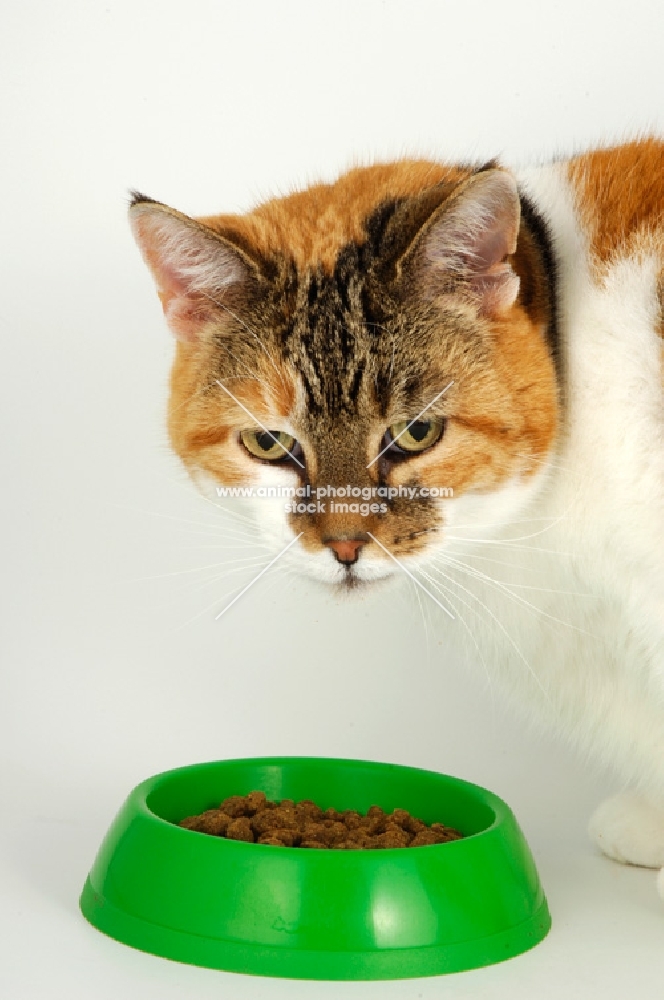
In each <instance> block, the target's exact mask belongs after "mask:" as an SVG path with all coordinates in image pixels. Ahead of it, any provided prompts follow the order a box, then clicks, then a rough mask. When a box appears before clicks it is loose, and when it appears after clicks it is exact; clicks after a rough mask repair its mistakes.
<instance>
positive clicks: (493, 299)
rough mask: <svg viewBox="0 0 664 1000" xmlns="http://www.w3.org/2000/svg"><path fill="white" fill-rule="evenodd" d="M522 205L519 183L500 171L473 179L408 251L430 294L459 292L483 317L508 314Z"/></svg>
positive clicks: (433, 218) (514, 292) (515, 285)
mask: <svg viewBox="0 0 664 1000" xmlns="http://www.w3.org/2000/svg"><path fill="white" fill-rule="evenodd" d="M520 218H521V206H520V201H519V193H518V190H517V186H516V182H515V181H514V178H513V177H512V175H511V174H510V173H508V172H507V171H506V170H501V169H499V168H492V169H489V170H483V171H480V172H479V173H476V174H474V175H473V176H471V177H470V178H469V179H468V180H467V181H465V182H464V183H463V184H461V185H459V187H458V188H457V189H456V190H455V191H454V192H453V193H452V195H451V196H450V197H449V198H448V199H447V201H446V202H444V204H443V205H442V206H441V207H440V208H439V209H438V210H437V211H436V212H435V213H434V214H433V216H431V217H430V218H429V219H428V221H427V223H425V225H424V227H423V228H422V229H421V230H420V232H419V234H418V236H417V238H416V240H415V242H414V244H413V245H412V246H411V249H410V250H409V251H408V254H407V256H409V257H410V258H411V260H412V262H413V263H414V265H415V267H416V268H417V271H418V272H419V278H420V280H421V281H422V282H423V283H424V286H425V288H426V289H427V291H428V292H429V293H431V294H434V295H435V294H438V293H439V292H445V291H450V292H454V291H457V290H461V291H463V292H465V293H467V294H469V295H470V296H471V297H472V299H473V300H474V301H475V302H476V303H477V305H478V307H479V311H480V313H481V314H482V315H484V316H490V317H493V316H498V315H500V314H502V313H505V312H506V311H507V310H508V309H509V308H510V307H511V306H512V305H513V304H514V302H515V301H516V297H517V295H518V293H519V277H518V275H517V274H515V272H514V270H513V269H512V266H511V264H510V261H509V260H508V258H509V256H510V255H511V254H513V253H514V251H515V250H516V243H517V237H518V234H519V224H520Z"/></svg>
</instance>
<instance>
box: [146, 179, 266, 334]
mask: <svg viewBox="0 0 664 1000" xmlns="http://www.w3.org/2000/svg"><path fill="white" fill-rule="evenodd" d="M129 220H130V223H131V228H132V232H133V234H134V239H135V240H136V243H137V244H138V247H139V250H140V251H141V253H142V255H143V259H144V260H145V262H146V264H147V265H148V267H149V268H150V271H151V272H152V276H153V278H154V280H155V284H156V286H157V292H158V293H159V298H160V299H161V304H162V307H163V310H164V316H165V317H166V322H167V323H168V325H169V327H170V329H171V331H172V332H173V333H174V334H175V336H176V337H177V338H178V340H183V341H187V342H189V343H193V342H195V341H196V340H198V339H199V337H200V336H201V334H202V332H203V330H204V329H205V328H206V327H207V326H208V325H209V324H210V323H211V322H213V321H215V320H216V321H218V320H219V315H220V313H221V312H223V310H224V300H225V299H228V296H229V293H230V292H231V290H233V289H236V290H237V289H238V288H239V287H240V286H241V285H242V284H243V283H245V282H246V281H248V280H249V277H250V275H251V273H252V271H253V269H254V268H253V264H252V262H251V261H250V260H249V259H248V258H247V257H246V256H245V255H244V254H243V253H242V251H241V250H239V249H238V248H237V247H235V246H234V245H233V244H232V243H230V242H229V241H228V240H225V239H224V238H223V237H222V236H220V235H219V234H218V233H216V232H214V230H212V229H209V228H208V227H207V226H204V225H202V224H201V223H199V222H196V220H195V219H190V218H189V217H188V216H186V215H182V214H181V213H180V212H176V211H175V209H172V208H169V207H168V206H167V205H162V204H161V203H160V202H156V201H152V199H150V198H146V197H145V195H141V194H134V195H133V197H132V202H131V206H130V209H129Z"/></svg>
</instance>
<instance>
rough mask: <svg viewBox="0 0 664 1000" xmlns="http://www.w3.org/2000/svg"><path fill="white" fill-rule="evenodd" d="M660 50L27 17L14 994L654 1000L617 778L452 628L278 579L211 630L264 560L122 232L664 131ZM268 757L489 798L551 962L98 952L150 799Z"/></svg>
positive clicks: (350, 20)
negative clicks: (239, 513)
mask: <svg viewBox="0 0 664 1000" xmlns="http://www.w3.org/2000/svg"><path fill="white" fill-rule="evenodd" d="M663 29H664V8H663V7H662V6H661V4H660V3H659V2H658V0H653V2H650V3H648V2H645V0H630V2H629V3H623V4H616V3H610V2H608V0H604V2H601V3H600V2H597V3H594V2H590V0H575V2H568V0H565V2H554V0H551V2H549V3H547V4H542V5H538V4H535V3H533V2H518V0H505V2H496V0H492V2H484V0H476V2H474V3H472V4H459V3H455V4H448V3H444V2H442V0H441V2H438V3H432V2H412V0H411V2H409V3H408V2H401V0H391V2H390V0H388V2H382V3H381V2H376V0H370V2H364V3H357V2H356V3H350V2H345V0H336V2H335V3H333V4H325V5H323V4H316V3H313V2H307V3H305V2H293V0H291V2H285V0H280V2H279V3H267V2H264V3H261V2H259V0H245V2H244V3H232V2H219V0H217V2H198V0H189V2H187V3H181V4H175V3H166V2H162V3H157V2H145V0H138V2H136V0H135V2H132V3H124V2H114V0H106V2H85V3H84V2H79V3H75V2H72V0H63V2H60V3H58V4H46V3H37V2H34V0H32V2H22V3H21V4H14V5H12V8H11V9H9V6H8V5H5V9H4V11H3V17H2V31H1V32H0V74H1V80H0V83H1V85H0V102H1V114H2V126H1V136H2V155H1V157H0V172H1V173H2V175H3V184H2V210H1V213H0V218H1V228H0V240H1V251H0V252H1V255H2V268H1V272H0V273H1V279H0V280H1V284H2V295H1V297H0V329H1V331H2V372H3V375H2V393H1V403H2V407H3V410H4V414H3V423H2V427H3V435H2V440H3V457H2V473H1V474H2V485H3V520H2V523H3V527H4V529H5V530H4V535H5V548H4V556H3V559H2V569H3V571H4V582H3V593H2V604H1V607H2V616H3V620H4V621H3V639H2V641H3V646H4V666H3V693H2V700H1V703H0V713H1V716H0V740H1V741H2V746H1V761H2V770H3V792H2V796H1V800H0V805H1V809H2V827H1V833H2V858H1V866H2V871H1V874H0V885H1V886H2V910H1V911H0V940H1V941H2V952H3V957H2V963H1V967H0V995H1V996H3V997H8V998H9V997H11V998H12V1000H26V998H32V997H35V998H37V997H38V998H40V1000H51V998H60V997H63V998H68V1000H78V998H79V997H86V998H92V1000H97V998H100V1000H101V998H111V997H113V998H116V997H117V996H120V995H125V996H130V997H133V996H141V997H142V998H143V1000H152V998H154V1000H156V998H159V1000H171V998H191V997H193V996H196V997H198V998H201V1000H202V998H206V997H213V996H214V997H218V996H220V995H222V996H229V997H233V998H245V997H246V998H254V997H261V998H270V1000H271V998H282V997H286V996H288V997H296V998H300V997H302V998H304V997H306V998H314V1000H315V998H318V997H320V998H323V997H325V998H331V997H334V998H338V997H339V998H344V997H349V998H350V997H353V998H355V997H357V998H362V1000H365V998H367V1000H368V998H374V997H378V996H380V997H383V998H411V997H412V998H416V997H423V998H434V997H443V996H445V997H453V998H456V997H476V996H480V995H481V996H483V997H488V998H503V997H505V998H507V997H509V998H510V1000H520V998H529V1000H530V998H533V997H538V998H558V997H577V996H578V997H583V998H594V997H602V998H604V1000H612V998H618V997H621V998H622V997H623V996H624V995H625V994H626V993H628V992H629V993H630V995H632V996H638V997H644V998H648V997H655V996H658V995H661V989H662V981H663V979H664V905H663V904H662V903H661V901H659V900H658V898H657V896H656V893H655V888H654V876H653V874H652V873H650V872H645V871H640V870H636V869H627V868H620V867H618V866H616V865H613V864H611V863H610V862H608V861H606V860H605V859H603V858H601V857H599V856H598V855H597V854H596V852H595V851H594V849H593V847H592V846H591V845H590V843H589V842H588V841H587V840H586V836H585V824H586V821H587V817H588V815H589V813H590V811H591V809H592V808H593V807H594V806H595V805H596V804H597V803H598V802H599V801H600V800H601V798H602V797H603V796H604V795H605V794H607V793H608V792H609V791H611V790H612V789H613V788H614V787H615V785H614V783H613V781H612V779H611V777H610V776H609V775H607V774H605V773H603V772H601V771H599V770H597V769H595V768H594V766H593V765H591V764H590V763H588V762H585V761H582V760H580V759H579V758H577V757H576V756H574V755H573V754H572V752H571V751H568V750H567V749H566V748H565V747H564V746H562V745H561V744H559V743H557V742H555V741H554V740H550V739H549V738H548V737H545V736H542V735H538V734H534V733H531V732H527V731H525V730H524V729H523V727H522V725H521V723H520V722H519V721H518V717H517V716H516V715H513V714H512V711H511V710H510V709H508V708H506V707H505V706H504V705H503V704H502V702H501V700H500V697H499V693H498V692H497V691H496V690H495V689H494V686H493V685H492V684H491V683H489V682H487V680H486V678H485V677H484V676H483V673H482V671H481V669H479V670H477V669H475V668H471V667H470V666H468V665H466V664H464V663H463V662H461V660H460V658H459V656H458V655H457V654H455V653H454V651H453V645H452V639H453V635H452V632H453V629H454V626H453V625H450V627H448V624H447V623H446V622H444V621H442V620H441V614H440V612H438V611H437V609H436V608H435V607H434V606H433V605H430V606H428V607H425V608H424V610H423V612H422V611H421V610H420V607H419V606H418V602H417V600H416V598H415V597H414V595H413V594H412V592H411V591H410V590H409V588H408V586H407V585H406V584H405V583H404V584H402V585H401V587H400V588H399V587H397V588H396V589H394V590H393V591H389V592H388V591H381V592H380V594H378V593H376V594H374V595H372V594H369V595H368V596H365V597H362V598H361V599H359V600H358V601H357V602H356V603H353V602H350V603H348V602H343V603H338V602H337V601H336V600H335V599H333V598H332V597H331V596H329V595H327V594H326V593H325V592H319V591H316V590H314V589H312V588H311V587H310V586H309V585H307V584H305V583H300V582H299V581H297V580H295V579H292V578H290V577H287V576H285V575H284V574H283V573H280V572H279V571H278V570H277V568H276V567H275V570H274V572H272V571H271V572H270V573H269V574H268V575H267V576H266V577H265V578H264V579H262V580H261V581H260V582H259V583H258V584H257V585H256V587H255V589H253V590H252V591H250V593H248V594H247V595H246V596H245V597H244V598H242V599H241V600H240V601H239V602H238V603H237V604H236V605H235V606H234V608H233V609H232V611H230V612H229V613H228V614H227V615H225V616H224V618H223V619H222V620H221V621H215V620H214V615H215V614H216V613H217V612H218V610H220V608H221V607H223V604H224V601H227V600H228V599H229V598H230V596H231V595H232V594H233V593H235V592H236V590H234V588H238V587H239V586H240V584H241V583H243V582H246V581H247V580H248V579H250V578H251V572H246V571H245V572H244V575H243V573H238V574H235V575H233V576H229V575H225V576H224V575H221V576H219V579H215V576H216V575H217V574H222V573H223V571H222V570H221V569H220V568H219V567H214V568H213V569H205V570H200V571H197V570H196V567H202V566H209V565H210V564H215V563H220V562H223V561H224V560H226V561H227V562H228V560H229V559H231V558H239V557H240V556H241V555H242V554H243V553H245V552H246V548H245V547H244V546H243V544H242V543H241V539H240V540H239V541H238V540H237V539H236V541H235V542H231V541H230V540H229V535H228V532H229V531H230V530H231V527H232V525H233V524H234V523H235V522H234V521H233V519H232V518H231V516H230V515H224V514H221V513H219V512H218V511H216V510H214V509H212V508H211V507H210V506H209V505H207V504H206V503H205V502H204V501H202V500H201V499H199V498H198V497H197V496H196V494H195V493H194V491H193V488H192V487H190V486H189V485H188V483H187V479H186V477H185V475H184V474H183V472H182V471H181V470H180V468H179V466H178V463H177V461H176V460H175V459H174V458H173V457H172V456H171V455H170V453H169V450H168V445H167V441H166V437H165V431H164V412H165V400H166V380H167V373H168V368H169V360H170V356H171V347H172V345H171V343H170V340H169V336H168V334H167V332H166V330H165V327H164V324H163V321H162V317H161V311H160V309H159V305H158V301H157V298H156V296H155V294H154V291H153V288H152V286H151V283H150V279H149V276H148V274H147V272H146V270H145V268H144V266H143V264H142V262H141V260H140V258H139V255H138V252H137V251H136V249H135V247H134V245H133V244H132V242H131V238H130V235H129V231H128V227H127V223H126V204H127V191H128V189H129V188H130V187H136V188H138V189H140V190H143V191H145V192H146V193H148V194H150V195H152V196H153V197H155V198H158V199H160V200H163V201H166V202H168V203H170V204H172V205H175V206H177V207H178V208H180V209H181V210H183V211H185V212H188V213H190V214H196V213H212V212H215V211H244V210H246V209H248V208H250V207H251V206H252V205H253V204H255V203H256V201H257V200H259V199H261V198H263V197H266V196H268V195H272V194H278V193H285V192H288V191H290V190H292V189H293V188H294V187H295V186H298V185H302V184H305V183H307V182H309V181H311V180H315V179H321V178H322V179H326V178H332V177H333V176H334V175H335V174H336V173H337V172H338V171H339V170H341V169H343V168H345V167H346V166H348V165H350V164H351V163H353V162H356V161H359V162H369V161H371V160H372V159H374V158H376V159H385V158H389V157H393V156H397V155H401V154H419V155H426V156H432V157H438V158H440V159H456V158H473V159H475V158H477V159H486V158H489V157H491V156H494V155H496V154H500V155H502V156H503V157H504V158H505V159H507V160H511V161H515V162H524V161H532V160H540V159H546V158H548V157H550V156H552V155H558V154H563V153H568V152H571V151H573V150H577V149H580V148H583V147H585V146H589V145H592V144H593V143H595V142H599V141H616V140H621V139H622V138H625V137H629V136H632V135H634V134H635V133H637V132H639V131H644V130H654V131H658V132H659V133H660V134H662V133H664V120H663V116H664V110H663V102H664V61H663V59H662V41H663ZM256 565H257V566H258V565H260V563H257V564H256ZM182 570H188V571H190V572H186V573H181V572H180V571H182ZM253 572H255V570H254V571H253ZM164 574H170V575H164ZM157 577H158V578H157ZM425 600H426V599H425ZM423 615H424V618H423ZM425 622H426V627H425ZM552 641H555V633H552ZM275 753H292V754H314V755H333V756H351V757H352V756H356V757H364V758H372V759H377V760H386V761H396V762H400V763H404V764H413V765H418V766H423V767H429V768H433V769H437V770H442V771H447V772H450V773H453V774H457V775H459V776H461V777H466V778H469V779H471V780H474V781H477V782H479V783H480V784H483V785H486V786H488V787H489V788H491V789H493V790H494V791H496V792H497V793H498V794H500V795H501V796H503V797H504V798H505V799H506V800H507V801H508V803H509V804H510V805H511V806H512V808H513V809H514V811H515V812H516V814H517V817H518V819H519V821H520V823H521V825H522V827H523V828H524V830H525V832H526V834H527V837H528V839H529V842H530V845H531V847H532V850H533V852H534V854H535V857H536V860H537V864H538V867H539V870H540V874H541V876H542V880H543V882H544V887H545V890H546V892H547V895H548V898H549V902H550V906H551V910H552V914H553V929H552V931H551V934H550V935H549V937H548V938H547V939H546V940H545V941H544V942H543V943H542V944H541V945H540V946H538V947H537V948H536V949H534V950H533V951H532V952H530V953H528V954H527V955H524V956H521V957H519V958H517V959H514V960H513V961H511V962H508V963H505V964H503V965H501V966H496V967H493V968H489V969H485V970H480V971H476V972H468V973H463V974H460V975H456V976H451V977H445V978H440V979H432V980H418V981H412V982H394V983H383V984H371V983H365V984H352V983H351V984H339V983H337V984H333V983H297V982H288V981H279V980H261V979H253V978H251V977H242V976H231V975H226V974H224V973H219V972H213V971H210V970H203V969H196V968H193V967H187V966H180V965H176V964H174V963H169V962H166V961H164V960H161V959H157V958H154V957H152V956H148V955H144V954H142V953H140V952H135V951H132V950H131V949H129V948H126V947H123V946H121V945H119V944H117V943H115V942H113V941H111V940H109V939H107V938H105V937H103V936H102V935H101V934H99V933H98V932H96V931H94V930H93V929H92V928H91V927H89V926H88V925H87V924H86V922H85V921H84V920H83V919H82V917H81V916H80V914H79V912H78V909H77V897H78V894H79V892H80V889H81V887H82V885H83V882H84V879H85V876H86V874H87V871H88V869H89V867H90V865H91V863H92V860H93V858H94V855H95V852H96V850H97V847H98V845H99V843H100V841H101V839H102V837H103V835H104V833H105V831H106V829H107V827H108V824H109V823H110V821H111V819H112V817H113V815H114V813H115V812H116V810H117V809H118V807H119V806H120V804H121V802H122V800H123V799H124V797H125V796H126V794H127V793H128V792H129V790H130V789H131V787H133V785H135V784H136V783H137V782H139V781H140V780H142V779H143V778H145V777H147V776H148V775H150V774H153V773H155V772H157V771H160V770H164V769H166V768H169V767H174V766H179V765H183V764H188V763H193V762H195V761H198V760H208V759H217V758H223V757H234V756H243V755H247V756H253V755H261V754H275Z"/></svg>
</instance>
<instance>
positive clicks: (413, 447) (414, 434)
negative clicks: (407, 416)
mask: <svg viewBox="0 0 664 1000" xmlns="http://www.w3.org/2000/svg"><path fill="white" fill-rule="evenodd" d="M406 428H408V429H407V430H406ZM444 429H445V421H444V420H443V419H442V417H432V418H431V420H415V421H414V422H413V423H410V422H409V421H408V420H400V421H398V423H396V424H392V426H391V427H390V428H389V429H388V435H389V436H390V437H391V439H392V442H393V447H394V450H395V451H404V452H407V453H408V454H413V453H414V452H418V451H426V449H427V448H430V447H431V445H432V444H435V443H436V441H437V440H438V439H439V437H440V436H441V435H442V433H443V430H444Z"/></svg>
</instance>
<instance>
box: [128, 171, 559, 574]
mask: <svg viewBox="0 0 664 1000" xmlns="http://www.w3.org/2000/svg"><path fill="white" fill-rule="evenodd" d="M130 215H131V222H132V227H133V231H134V235H135V237H136V240H137V242H138V244H139V247H140V249H141V251H142V253H143V256H144V258H145V260H146V262H147V264H148V266H149V267H150V270H151V271H152V274H153V276H154V279H155V281H156V284H157V289H158V292H159V297H160V299H161V302H162V306H163V309H164V313H165V316H166V320H167V322H168V325H169V326H170V328H171V330H172V332H173V333H174V334H175V336H176V338H177V341H178V343H177V354H176V357H175V362H174V366H173V372H172V378H171V398H170V410H169V430H170V436H171V441H172V444H173V447H174V448H175V450H176V452H177V453H178V454H179V456H180V457H181V459H182V461H183V462H184V464H185V466H186V467H187V469H188V470H189V471H190V473H191V474H192V476H193V477H194V479H195V480H196V481H197V482H198V483H199V484H200V485H202V486H203V487H204V488H207V489H211V490H212V493H213V495H219V494H218V492H217V490H218V488H223V487H254V489H255V490H258V489H259V488H260V489H263V491H266V492H268V491H270V490H268V488H271V492H272V493H273V494H274V493H279V492H281V494H282V495H281V496H277V497H275V496H274V495H273V497H272V499H270V500H265V499H256V500H255V501H254V506H255V509H256V511H257V514H258V519H259V523H260V524H261V527H262V529H263V531H264V534H265V537H266V539H268V540H269V541H270V544H272V545H273V547H274V551H275V554H276V553H277V552H278V551H280V550H281V549H283V548H284V546H285V545H286V544H287V543H288V542H289V541H291V540H293V539H294V538H295V537H296V536H299V537H298V538H297V541H296V542H295V543H294V544H293V545H292V546H291V548H290V550H289V552H288V553H287V555H286V556H285V557H284V558H287V559H288V561H289V563H290V564H291V566H294V567H295V568H296V569H298V570H300V571H301V572H303V573H305V574H307V575H309V576H313V577H315V578H317V579H319V580H323V581H327V582H330V583H346V584H353V583H357V582H361V581H371V580H375V579H378V578H381V577H383V576H386V575H389V574H392V573H394V572H399V571H400V570H399V566H398V565H397V563H396V562H395V561H394V560H395V559H396V560H398V561H399V562H400V563H402V564H403V566H405V567H418V566H419V565H421V564H422V563H423V562H426V561H427V560H428V559H429V558H430V557H431V555H432V554H434V553H436V552H439V551H440V550H441V549H445V548H446V547H450V546H452V545H453V543H454V539H456V538H460V537H464V538H472V537H475V536H479V537H487V536H491V534H492V532H495V531H497V530H500V528H501V527H502V526H503V524H504V523H505V522H507V521H509V520H510V519H513V518H514V516H515V513H516V512H517V511H518V510H519V509H521V508H522V507H523V505H524V503H525V502H526V501H527V500H528V499H529V498H530V497H531V496H532V494H533V492H534V491H535V490H537V489H538V488H539V487H540V485H541V482H542V479H543V476H544V474H545V471H546V469H547V459H548V457H549V455H550V453H551V451H552V448H553V445H554V440H555V436H556V429H557V424H558V391H557V377H556V367H555V364H554V359H553V358H552V351H551V348H550V344H549V340H548V331H549V329H550V326H551V324H552V322H553V320H554V306H553V299H552V294H553V293H552V281H551V275H550V274H549V273H548V265H549V264H550V261H549V259H548V257H547V253H546V248H545V246H544V245H543V243H542V238H541V232H540V233H539V234H538V232H537V227H534V226H533V225H529V224H528V218H527V215H526V213H524V212H522V211H521V202H520V198H519V194H518V191H517V187H516V184H515V182H514V179H513V178H512V176H511V175H510V174H509V173H508V172H507V171H505V170H503V169H499V168H497V167H495V166H494V165H490V166H489V167H485V168H482V169H480V170H471V169H461V168H447V167H442V166H439V165H435V164H431V163H424V162H413V161H402V162H399V163H395V164H387V165H382V166H374V167H368V168H359V169H355V170H352V171H350V172H349V173H347V174H345V175H344V176H342V177H341V178H340V180H338V181H337V182H336V183H334V184H329V185H327V184H326V185H318V186H315V187H312V188H309V189H308V190H306V191H303V192H300V193H297V194H294V195H291V196H289V197H286V198H282V199H275V200H273V201H270V202H267V203H265V204H263V205H261V206H260V207H259V208H257V209H256V210H255V211H253V212H251V213H249V214H248V215H244V216H216V217H210V218H203V219H196V220H194V219H191V218H189V217H187V216H185V215H182V214H180V213H179V212H176V211H174V210H173V209H171V208H168V207H166V206H165V205H162V204H159V203H157V202H154V201H152V200H150V199H149V198H146V197H144V196H142V195H136V196H135V198H134V201H133V204H132V207H131V210H130ZM540 228H541V227H540ZM284 487H290V488H293V489H294V490H296V491H298V492H299V493H300V496H297V495H296V496H295V497H292V498H291V497H288V496H285V495H284V493H285V492H287V491H286V490H284ZM348 488H350V494H349V495H348ZM323 491H324V492H323Z"/></svg>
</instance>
